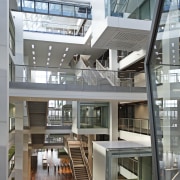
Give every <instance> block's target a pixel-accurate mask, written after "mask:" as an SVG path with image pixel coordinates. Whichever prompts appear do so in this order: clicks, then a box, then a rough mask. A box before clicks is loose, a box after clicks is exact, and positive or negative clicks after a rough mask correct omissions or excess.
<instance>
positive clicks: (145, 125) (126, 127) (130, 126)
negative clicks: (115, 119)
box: [119, 118, 150, 135]
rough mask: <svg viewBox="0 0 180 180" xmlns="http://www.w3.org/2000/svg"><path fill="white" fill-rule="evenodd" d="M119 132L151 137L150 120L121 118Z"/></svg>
mask: <svg viewBox="0 0 180 180" xmlns="http://www.w3.org/2000/svg"><path fill="white" fill-rule="evenodd" d="M119 130H123V131H128V132H134V133H139V134H145V135H150V125H149V119H133V118H120V119H119Z"/></svg>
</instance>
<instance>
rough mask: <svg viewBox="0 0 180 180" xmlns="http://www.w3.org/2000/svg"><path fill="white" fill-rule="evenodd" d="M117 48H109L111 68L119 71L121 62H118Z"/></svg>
mask: <svg viewBox="0 0 180 180" xmlns="http://www.w3.org/2000/svg"><path fill="white" fill-rule="evenodd" d="M117 59H118V56H117V50H113V49H109V69H110V70H113V71H117V70H118V67H119V64H118V62H117Z"/></svg>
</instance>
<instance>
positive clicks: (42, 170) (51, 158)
mask: <svg viewBox="0 0 180 180" xmlns="http://www.w3.org/2000/svg"><path fill="white" fill-rule="evenodd" d="M36 154H37V170H36V171H34V172H32V178H31V180H73V178H72V174H71V169H70V168H69V160H68V158H66V157H59V158H58V152H57V150H55V149H53V151H52V150H51V149H48V150H42V151H41V150H38V151H37V152H36ZM43 159H45V160H46V162H45V164H44V165H43ZM46 163H47V164H46Z"/></svg>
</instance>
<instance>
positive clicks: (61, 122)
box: [46, 116, 72, 126]
mask: <svg viewBox="0 0 180 180" xmlns="http://www.w3.org/2000/svg"><path fill="white" fill-rule="evenodd" d="M71 125H72V117H62V116H48V117H47V125H46V126H71Z"/></svg>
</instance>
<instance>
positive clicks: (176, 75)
mask: <svg viewBox="0 0 180 180" xmlns="http://www.w3.org/2000/svg"><path fill="white" fill-rule="evenodd" d="M162 3H164V4H163V10H162V12H160V13H161V14H160V17H161V18H160V22H159V25H158V27H157V35H156V37H155V41H154V44H153V47H152V48H153V49H152V52H151V58H150V62H149V67H148V68H149V76H150V86H151V89H152V91H151V93H152V105H153V117H154V120H153V121H154V128H153V129H155V133H154V134H155V135H156V136H155V141H156V144H157V147H156V152H157V160H158V162H157V165H158V168H159V172H158V173H159V176H160V179H161V180H169V179H173V180H177V179H180V151H179V150H180V133H179V132H180V121H179V117H180V113H179V112H180V94H179V92H180V86H179V82H180V60H179V59H180V53H179V49H180V48H179V44H180V43H179V42H180V39H179V37H180V35H179V29H180V23H179V12H180V11H179V7H180V1H179V0H171V1H170V0H164V1H162ZM158 13H159V12H158Z"/></svg>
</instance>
